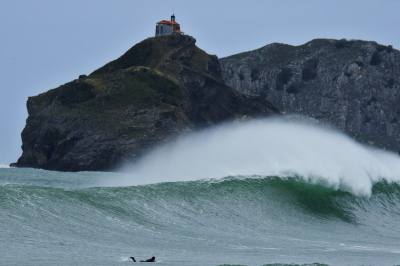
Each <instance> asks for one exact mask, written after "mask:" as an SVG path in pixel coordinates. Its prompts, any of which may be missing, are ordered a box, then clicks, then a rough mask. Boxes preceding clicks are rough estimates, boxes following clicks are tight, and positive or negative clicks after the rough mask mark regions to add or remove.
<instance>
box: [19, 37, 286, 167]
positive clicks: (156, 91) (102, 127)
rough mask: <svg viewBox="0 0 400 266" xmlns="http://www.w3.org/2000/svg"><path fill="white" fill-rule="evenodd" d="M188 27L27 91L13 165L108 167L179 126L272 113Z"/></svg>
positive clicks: (136, 154) (176, 131)
mask: <svg viewBox="0 0 400 266" xmlns="http://www.w3.org/2000/svg"><path fill="white" fill-rule="evenodd" d="M195 42H196V40H195V39H194V38H192V37H190V36H185V35H170V36H163V37H157V38H149V39H146V40H144V41H142V42H140V43H139V44H137V45H135V46H134V47H133V48H131V49H130V50H129V51H127V52H126V53H125V54H124V55H123V56H121V57H120V58H119V59H117V60H115V61H113V62H110V63H109V64H106V65H105V66H104V67H102V68H100V69H98V70H96V71H94V72H93V73H92V74H90V75H88V76H81V77H79V79H77V80H74V81H72V82H70V83H67V84H65V85H62V86H60V87H59V88H56V89H53V90H50V91H48V92H45V93H43V94H40V95H37V96H34V97H30V98H29V99H28V102H27V108H28V114H29V116H28V119H27V122H26V126H25V128H24V130H23V132H22V142H23V144H22V150H23V153H22V156H21V157H20V158H19V160H18V162H17V163H16V164H14V166H18V167H35V168H43V169H51V170H62V171H83V170H109V169H112V168H114V167H116V166H118V165H119V164H121V163H123V162H125V161H132V160H135V159H136V158H138V157H139V156H140V155H142V154H143V153H144V152H146V151H147V150H148V149H150V148H152V147H153V146H154V145H157V144H159V143H162V142H164V141H167V140H168V139H171V138H173V137H174V136H177V135H178V134H180V133H182V132H185V131H190V130H193V129H196V128H203V127H207V126H210V125H214V124H217V123H220V122H223V121H227V120H234V119H242V118H245V117H256V116H264V115H269V114H274V113H277V112H278V111H277V109H276V108H274V107H273V106H272V105H271V104H270V103H269V102H268V101H267V100H265V97H258V96H247V95H243V94H241V93H239V92H238V91H236V90H234V89H232V88H230V87H228V86H227V85H225V84H224V82H223V79H222V75H221V69H220V64H219V61H218V58H217V57H216V56H212V55H209V54H207V53H205V52H204V51H202V50H201V49H199V48H198V47H197V46H196V45H195Z"/></svg>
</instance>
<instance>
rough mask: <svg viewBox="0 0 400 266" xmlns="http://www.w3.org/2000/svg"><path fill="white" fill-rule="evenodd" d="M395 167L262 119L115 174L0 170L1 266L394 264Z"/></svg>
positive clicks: (398, 258) (377, 154)
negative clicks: (151, 260)
mask: <svg viewBox="0 0 400 266" xmlns="http://www.w3.org/2000/svg"><path fill="white" fill-rule="evenodd" d="M249 134H250V135H249ZM249 136H251V137H249ZM274 136H275V138H272V137H274ZM399 162H400V158H399V157H398V156H397V155H396V154H392V153H389V152H385V151H380V150H375V149H371V148H370V147H365V146H363V145H361V144H358V143H357V142H355V141H354V140H352V139H350V138H349V137H347V136H345V135H343V134H341V133H340V132H337V131H335V130H331V129H326V128H322V127H320V126H318V125H310V124H304V123H297V122H296V123H293V122H287V121H284V122H282V121H276V120H268V121H253V122H246V123H239V124H236V123H234V124H229V125H223V126H221V127H218V128H215V129H212V130H208V131H203V132H199V133H194V134H189V135H187V136H185V137H182V138H180V139H178V140H177V141H174V142H173V143H169V144H166V145H163V146H161V147H159V148H157V149H155V150H154V151H152V152H150V153H149V154H148V155H147V156H145V157H144V158H143V159H142V160H141V161H139V162H137V163H135V164H133V165H130V164H129V165H125V166H123V167H121V168H120V169H119V170H118V171H117V172H79V173H65V172H57V171H45V170H38V169H29V168H25V169H24V168H21V169H15V168H0V237H1V241H0V265H44V266H45V265H132V264H133V262H132V261H130V259H129V257H131V256H134V257H135V258H136V259H137V260H142V259H147V258H150V257H151V256H155V257H156V260H157V262H156V264H157V265H184V266H207V265H212V266H220V265H248V266H250V265H259V266H262V265H379V266H380V265H382V266H384V265H390V266H393V265H400V222H399V221H400V183H399V182H398V180H400V178H399V179H397V176H399V177H400V171H399V168H400V166H399V165H400V164H399ZM139 264H140V263H139Z"/></svg>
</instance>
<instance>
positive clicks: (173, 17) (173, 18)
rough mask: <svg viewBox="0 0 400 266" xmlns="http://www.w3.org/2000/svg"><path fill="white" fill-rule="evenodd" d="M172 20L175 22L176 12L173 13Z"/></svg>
mask: <svg viewBox="0 0 400 266" xmlns="http://www.w3.org/2000/svg"><path fill="white" fill-rule="evenodd" d="M171 21H173V22H175V14H174V13H172V16H171Z"/></svg>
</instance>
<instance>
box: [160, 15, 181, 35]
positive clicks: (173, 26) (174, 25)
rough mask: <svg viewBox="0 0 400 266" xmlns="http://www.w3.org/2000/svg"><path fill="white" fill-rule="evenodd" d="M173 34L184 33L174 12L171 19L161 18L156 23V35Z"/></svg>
mask: <svg viewBox="0 0 400 266" xmlns="http://www.w3.org/2000/svg"><path fill="white" fill-rule="evenodd" d="M171 34H183V32H181V26H180V25H179V23H178V22H176V21H175V15H174V14H172V16H171V20H161V21H159V22H157V25H156V37H157V36H164V35H171Z"/></svg>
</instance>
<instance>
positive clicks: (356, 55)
mask: <svg viewBox="0 0 400 266" xmlns="http://www.w3.org/2000/svg"><path fill="white" fill-rule="evenodd" d="M220 62H221V67H222V76H223V79H224V81H225V83H226V84H227V85H229V86H231V87H233V88H234V89H236V90H237V91H238V92H240V93H242V94H244V95H252V96H262V97H264V98H266V99H268V100H269V101H270V102H271V103H272V104H273V105H274V106H276V107H277V108H278V109H279V110H281V111H282V112H284V113H295V114H302V115H305V116H309V117H313V118H316V119H318V120H321V121H324V122H328V123H329V124H332V125H334V126H336V127H337V128H339V129H341V130H344V131H345V132H347V133H348V134H350V135H351V136H353V137H355V138H356V139H358V140H360V141H362V142H365V143H369V144H373V145H376V146H378V147H381V148H385V149H389V150H392V151H396V152H398V151H400V125H399V118H400V104H399V103H400V52H399V51H398V50H395V49H393V48H392V47H391V46H382V45H379V44H377V43H375V42H366V41H347V40H329V39H316V40H313V41H310V42H308V43H306V44H304V45H300V46H290V45H286V44H278V43H274V44H270V45H267V46H265V47H262V48H260V49H257V50H254V51H250V52H246V53H241V54H237V55H233V56H230V57H227V58H223V59H221V60H220Z"/></svg>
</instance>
